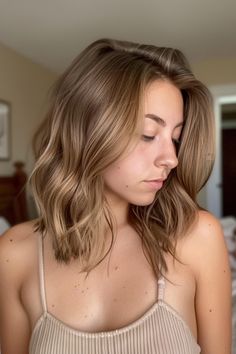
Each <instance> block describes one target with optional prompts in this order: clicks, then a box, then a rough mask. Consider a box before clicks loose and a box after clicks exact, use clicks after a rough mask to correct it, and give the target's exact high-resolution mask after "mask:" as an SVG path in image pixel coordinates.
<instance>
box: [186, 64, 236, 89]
mask: <svg viewBox="0 0 236 354" xmlns="http://www.w3.org/2000/svg"><path fill="white" fill-rule="evenodd" d="M192 69H193V71H194V73H195V75H196V76H197V77H198V78H199V79H200V80H202V81H203V82H204V83H205V84H207V85H208V86H213V85H226V84H235V83H236V58H228V59H211V60H205V61H202V62H196V63H192Z"/></svg>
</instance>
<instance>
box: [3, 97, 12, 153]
mask: <svg viewBox="0 0 236 354" xmlns="http://www.w3.org/2000/svg"><path fill="white" fill-rule="evenodd" d="M10 111H11V110H10V103H8V102H6V101H3V100H1V99H0V160H9V159H10V113H11V112H10Z"/></svg>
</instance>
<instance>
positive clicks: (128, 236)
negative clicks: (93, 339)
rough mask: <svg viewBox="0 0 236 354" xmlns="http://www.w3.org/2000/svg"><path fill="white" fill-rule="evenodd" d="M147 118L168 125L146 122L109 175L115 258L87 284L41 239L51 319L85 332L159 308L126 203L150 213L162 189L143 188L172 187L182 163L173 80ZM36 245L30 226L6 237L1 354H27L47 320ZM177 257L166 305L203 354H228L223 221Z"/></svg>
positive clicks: (158, 91)
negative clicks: (153, 183)
mask: <svg viewBox="0 0 236 354" xmlns="http://www.w3.org/2000/svg"><path fill="white" fill-rule="evenodd" d="M147 114H148V115H149V114H152V115H153V114H154V115H155V116H158V117H159V118H161V119H162V121H160V120H158V119H155V120H154V119H153V118H150V117H144V120H143V131H142V135H141V136H140V141H139V143H138V144H137V145H136V146H135V147H134V148H133V149H132V151H129V152H128V153H125V154H124V156H122V157H121V158H120V159H119V161H117V162H116V163H114V164H112V165H111V166H109V168H108V169H107V170H106V171H105V172H104V176H103V177H104V180H105V186H106V198H107V200H108V202H109V204H110V206H111V208H112V211H113V214H114V215H115V217H116V221H117V236H116V239H115V243H114V247H113V249H112V252H111V254H110V257H109V258H108V257H107V258H106V259H105V260H104V261H103V262H102V263H101V264H99V266H98V267H96V268H95V269H94V270H93V271H92V272H91V273H90V274H89V276H88V278H85V274H84V273H80V272H79V264H78V262H76V261H74V262H72V263H71V264H70V266H66V265H58V264H57V262H56V261H55V259H54V257H53V250H52V246H51V240H50V235H47V236H46V239H45V245H44V249H45V253H44V259H45V274H46V276H45V280H46V291H47V307H48V311H49V312H50V313H51V314H52V315H53V316H55V317H57V318H59V319H60V320H61V321H63V322H64V323H65V324H66V325H68V326H70V327H73V328H75V329H77V330H80V331H87V332H98V331H106V330H112V329H116V328H120V327H123V326H126V325H127V324H130V323H132V322H133V321H135V320H136V319H138V318H139V317H140V316H142V315H143V314H144V313H145V312H146V311H147V310H148V309H149V308H150V307H151V306H152V305H153V304H154V303H155V302H156V301H157V295H158V294H157V279H156V278H155V275H154V273H153V271H152V269H151V267H150V265H149V263H148V262H147V260H146V258H145V256H144V254H143V251H142V246H141V242H140V239H139V237H138V236H137V234H136V232H135V230H134V229H133V228H132V227H131V226H130V225H129V224H128V222H127V211H128V206H129V203H133V204H137V205H148V204H150V203H151V202H152V201H153V199H154V197H155V194H156V192H157V190H158V189H159V187H160V188H161V184H160V185H159V186H158V187H157V188H156V189H153V188H150V185H149V184H147V183H146V182H145V181H147V180H152V179H156V178H166V177H167V175H168V174H169V173H170V171H171V169H173V168H175V167H176V166H177V164H178V160H177V156H176V142H175V140H178V139H179V136H180V134H181V126H179V124H181V123H182V122H183V101H182V97H181V94H180V92H179V90H178V89H177V88H176V87H174V86H173V85H172V84H171V83H169V82H168V81H156V82H154V83H153V84H152V85H151V86H149V87H148V88H147V91H146V95H145V115H147ZM163 122H164V123H163ZM144 136H149V137H150V136H151V137H153V138H152V139H151V140H150V139H149V140H147V138H145V137H144ZM37 237H39V235H38V234H37V233H34V232H33V222H28V223H24V224H21V225H17V226H15V227H13V228H12V229H10V230H9V231H8V232H7V233H6V234H5V235H4V236H3V237H1V238H0V287H1V292H0V333H1V343H2V354H13V353H14V354H15V353H16V352H17V353H18V354H25V353H27V352H28V344H29V340H30V336H31V332H32V329H33V328H34V326H35V324H36V322H37V320H38V319H39V318H40V316H41V314H42V305H41V300H40V295H39V279H38V258H37V252H38V243H37ZM177 256H178V257H179V259H180V260H181V261H182V262H183V263H184V264H180V263H178V262H174V261H173V259H172V257H171V256H170V255H168V254H166V261H167V265H168V273H167V274H166V275H167V277H168V279H169V280H170V282H167V283H166V289H165V297H164V300H165V302H166V303H167V304H168V305H169V306H171V307H173V308H174V309H175V311H177V312H178V314H179V315H180V316H181V317H182V319H183V320H184V321H185V323H186V324H187V326H188V327H189V329H190V330H191V332H192V335H193V336H194V337H195V339H196V340H197V341H198V343H199V345H200V346H201V348H202V351H201V353H202V354H223V353H224V354H229V353H230V345H231V330H230V328H231V302H230V297H231V278H230V270H229V262H228V254H227V250H226V247H225V242H224V237H223V233H222V230H221V228H220V226H219V222H218V221H217V220H216V219H215V218H214V217H213V216H212V215H211V214H209V213H207V212H203V211H201V212H199V215H198V220H197V222H196V223H195V224H194V226H193V227H192V229H191V232H189V234H188V235H186V237H183V238H181V240H179V241H178V242H177ZM108 270H109V271H108ZM62 279H63V281H61V280H62ZM12 333H14V335H13V336H12Z"/></svg>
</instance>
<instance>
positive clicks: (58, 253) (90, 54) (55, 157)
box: [30, 39, 214, 275]
mask: <svg viewBox="0 0 236 354" xmlns="http://www.w3.org/2000/svg"><path fill="white" fill-rule="evenodd" d="M158 79H159V80H160V79H165V80H166V79H167V80H169V81H170V82H171V83H173V84H174V85H175V86H176V87H177V88H179V90H180V91H181V93H182V96H183V101H184V128H183V131H182V134H181V143H180V147H179V149H178V160H179V163H178V166H177V167H176V168H175V169H174V170H172V171H171V173H170V175H169V177H168V180H167V181H166V183H165V185H164V187H163V188H162V189H161V190H160V191H159V192H158V193H157V195H156V197H155V200H154V202H153V203H152V204H151V205H149V206H135V205H130V210H129V220H130V222H131V223H132V225H133V227H134V228H135V229H136V231H137V232H138V234H139V236H140V237H141V239H142V243H143V248H144V251H145V254H146V256H147V259H148V260H149V262H150V263H151V264H152V267H153V269H154V271H155V273H156V274H157V275H158V273H159V271H160V267H163V269H165V270H166V263H165V260H164V258H163V252H164V251H168V252H170V253H171V254H173V255H174V256H175V246H176V240H177V238H178V237H181V236H184V235H186V233H187V231H188V230H189V228H190V227H191V225H192V224H193V222H194V221H195V219H196V216H197V210H198V206H197V203H196V195H197V193H198V191H199V190H200V189H201V188H202V186H203V185H204V184H205V183H206V181H207V179H208V177H209V174H210V172H211V169H212V163H213V158H214V123H213V114H212V99H211V95H210V93H209V91H208V89H207V88H206V86H205V85H204V84H202V83H201V82H200V81H198V80H197V79H196V78H195V77H194V75H193V73H192V71H191V69H190V67H189V64H188V62H187V60H186V58H185V56H184V55H183V54H182V53H181V52H180V51H179V50H177V49H173V48H165V47H156V46H152V45H144V44H137V43H131V42H126V41H117V40H112V39H101V40H98V41H96V42H94V43H92V44H91V45H89V46H88V47H87V48H86V49H85V50H84V51H83V52H82V53H81V54H80V55H79V56H78V57H77V58H76V59H75V60H74V61H73V63H72V64H71V66H70V67H69V68H68V69H67V70H66V71H65V72H64V73H63V74H62V75H61V77H60V78H59V79H58V81H57V82H56V84H55V86H54V88H53V92H52V97H51V106H50V108H49V111H48V114H47V116H46V119H45V121H44V122H43V124H42V125H41V127H40V129H39V130H38V132H37V133H36V135H35V151H36V156H37V161H36V164H35V168H34V171H33V173H32V175H31V178H30V182H31V185H32V189H33V193H34V197H35V200H36V204H37V206H38V209H39V218H38V220H37V223H36V227H37V229H38V230H40V231H41V232H42V233H45V232H48V233H49V234H50V235H51V237H52V241H53V247H54V251H55V257H56V259H57V260H58V261H63V262H69V261H70V260H71V259H73V258H74V259H76V258H79V259H80V260H81V261H83V264H84V267H83V269H84V270H85V271H90V270H91V269H92V268H94V267H95V266H96V265H97V264H98V263H99V262H100V261H102V259H103V258H104V257H105V256H106V255H107V254H108V253H109V251H110V249H111V246H112V242H113V237H112V240H111V245H110V248H109V250H105V238H104V232H105V228H107V227H109V228H110V230H111V231H112V235H113V236H114V222H113V217H112V213H111V211H110V210H109V206H108V205H107V203H106V200H105V197H104V185H103V179H102V172H103V171H104V170H105V168H106V167H108V166H109V165H110V164H111V163H112V162H114V161H115V160H116V159H117V158H118V157H119V156H120V155H121V154H122V153H123V152H124V151H125V149H126V148H127V147H128V145H129V142H130V139H131V138H132V137H133V136H134V133H135V132H138V129H139V123H140V115H141V114H142V98H143V96H144V90H145V89H146V87H147V85H148V84H150V83H151V82H152V81H154V80H158ZM131 140H132V139H131Z"/></svg>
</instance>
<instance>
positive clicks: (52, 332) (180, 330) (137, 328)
mask: <svg viewBox="0 0 236 354" xmlns="http://www.w3.org/2000/svg"><path fill="white" fill-rule="evenodd" d="M39 274H40V292H41V301H42V307H43V314H42V315H41V316H40V318H39V319H38V321H37V322H36V325H35V327H34V329H33V332H32V335H31V340H30V347H29V354H199V353H200V352H201V349H200V346H199V345H198V344H197V342H196V340H195V338H194V337H193V335H192V333H191V330H190V328H189V326H188V325H187V323H186V322H185V321H184V319H183V318H182V317H181V316H180V315H179V314H178V313H177V312H176V311H175V310H174V309H173V308H172V307H171V306H170V305H168V304H167V303H166V302H165V301H164V290H165V280H164V278H163V277H162V278H160V279H159V280H158V282H157V283H158V300H157V302H156V303H155V304H154V305H153V306H152V307H151V308H150V309H149V310H148V311H147V312H146V313H145V314H144V315H143V316H141V317H140V318H139V319H138V320H136V321H134V322H133V323H131V324H129V325H127V326H125V327H122V328H119V329H117V330H112V331H106V332H97V333H89V332H82V331H78V330H75V329H73V328H71V327H69V326H68V325H66V324H65V323H63V322H62V321H60V320H59V319H58V318H56V317H55V316H53V315H52V314H51V313H50V312H48V310H47V303H46V293H45V281H44V264H43V242H42V240H41V241H40V247H39Z"/></svg>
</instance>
